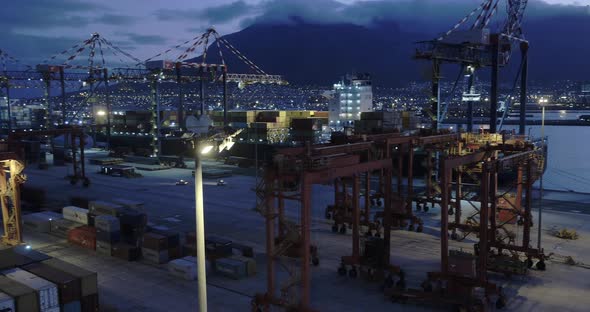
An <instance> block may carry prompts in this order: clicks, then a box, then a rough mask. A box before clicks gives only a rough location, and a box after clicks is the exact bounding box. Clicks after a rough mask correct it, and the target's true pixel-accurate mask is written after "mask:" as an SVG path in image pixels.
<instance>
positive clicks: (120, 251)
mask: <svg viewBox="0 0 590 312" xmlns="http://www.w3.org/2000/svg"><path fill="white" fill-rule="evenodd" d="M507 5H508V9H509V10H508V12H509V15H510V18H508V19H507V24H506V25H504V27H503V28H502V29H501V30H500V31H499V32H497V33H490V31H489V29H488V28H487V25H488V24H489V23H490V19H491V18H492V16H493V15H494V12H495V11H496V7H495V6H497V2H496V4H495V6H492V1H484V2H483V4H482V5H481V6H480V7H478V8H477V9H475V10H474V11H473V12H472V13H471V14H470V15H468V16H467V17H465V18H464V19H462V20H461V21H460V22H459V23H458V24H457V25H455V26H454V27H453V28H452V29H451V30H449V31H448V32H447V33H445V34H444V35H442V36H441V37H440V38H437V39H435V40H433V41H425V42H420V43H418V46H417V48H416V51H415V55H414V57H415V59H417V60H420V61H426V62H428V63H429V64H430V65H432V90H431V91H432V93H431V103H430V104H431V105H429V107H428V108H426V109H424V110H423V111H422V112H420V114H418V113H417V112H415V111H394V110H385V109H383V110H373V109H372V107H371V105H372V102H371V101H372V100H371V96H370V92H369V90H370V86H371V82H370V78H369V77H370V76H369V75H367V74H356V75H348V76H347V77H346V78H343V80H342V82H341V83H339V84H336V85H335V90H337V91H338V92H340V93H338V96H337V97H335V99H336V101H335V103H334V104H333V105H330V107H329V111H312V110H286V111H285V110H256V111H253V110H247V111H243V110H239V109H237V107H229V105H228V97H229V94H228V90H229V88H228V85H230V84H238V86H239V87H240V88H248V87H249V85H252V84H279V85H281V84H286V83H287V82H286V81H285V79H284V78H283V77H282V76H280V75H271V74H268V73H266V72H265V71H264V70H263V69H261V67H259V66H258V65H257V64H254V63H253V62H252V61H251V60H249V59H248V58H247V57H246V56H245V55H244V54H242V53H241V52H240V51H239V50H238V48H239V47H235V46H234V45H232V44H231V43H230V42H229V41H228V40H227V39H225V38H224V37H222V36H220V35H219V34H218V33H217V32H216V31H215V30H214V29H212V28H211V29H208V30H207V31H206V32H205V33H203V34H201V35H199V36H197V37H195V38H194V39H192V40H188V41H186V42H185V43H184V46H182V45H180V46H177V47H175V49H174V50H182V51H184V52H183V53H182V54H181V55H180V56H178V57H175V58H173V59H175V60H176V61H175V62H171V61H166V57H165V54H166V53H168V52H170V51H171V50H173V49H169V50H167V51H166V52H164V53H162V54H158V55H156V56H155V57H153V58H150V59H147V60H144V61H141V60H138V59H136V58H135V57H133V56H132V55H130V54H128V53H127V52H124V51H123V50H122V49H121V48H119V47H117V46H115V45H114V44H113V43H111V41H109V40H107V39H106V38H104V37H102V36H101V35H99V34H97V33H94V34H92V36H91V37H90V38H89V39H87V40H85V41H84V42H82V43H80V44H78V45H76V46H74V47H72V48H71V49H67V50H64V51H63V52H62V53H61V54H59V55H56V56H53V57H51V58H49V60H52V61H55V62H56V63H50V62H49V61H48V62H46V63H43V64H39V65H37V66H36V67H32V66H28V69H26V70H10V71H9V70H4V71H2V72H0V84H1V86H2V87H3V89H4V90H5V94H6V95H7V97H8V96H9V95H10V90H11V89H14V88H40V89H41V90H43V91H44V96H43V101H44V105H43V108H42V109H41V110H40V112H38V114H37V115H35V116H31V118H30V119H31V120H33V119H34V121H35V123H36V124H35V127H31V128H29V129H23V128H19V127H18V124H13V119H12V117H11V116H10V114H11V109H10V99H8V101H7V103H8V123H7V124H8V131H7V132H6V133H5V136H4V137H3V139H2V141H0V162H1V163H2V166H0V176H1V177H0V199H1V203H2V222H3V227H2V233H3V235H2V243H1V245H0V246H1V247H0V311H6V312H8V311H15V312H29V311H30V312H33V311H195V310H197V311H207V310H210V311H359V310H361V309H368V310H375V311H388V310H391V311H396V310H403V311H447V310H459V311H496V310H505V311H586V310H587V307H588V306H589V305H590V299H589V298H588V296H586V293H587V291H588V284H587V277H590V271H589V270H588V269H590V259H589V258H590V255H589V253H588V252H587V248H585V247H586V245H587V243H586V242H587V240H588V235H589V234H590V226H589V225H588V224H589V222H587V221H588V219H590V213H588V212H587V211H586V210H585V207H586V206H587V205H588V203H589V202H590V197H589V196H587V195H584V194H570V193H562V192H556V191H545V190H544V189H543V174H544V172H545V170H546V168H547V163H548V162H549V161H551V160H550V159H548V158H547V155H548V153H547V150H548V149H549V148H550V145H549V142H548V140H547V138H545V137H544V136H543V135H541V137H540V138H533V137H531V136H530V135H526V133H525V127H526V125H527V120H526V118H525V116H526V113H527V112H526V105H520V106H519V117H520V118H519V119H518V122H519V127H518V131H514V132H510V131H500V129H499V128H501V125H502V122H503V121H504V118H505V117H506V116H505V114H504V116H499V115H498V114H499V113H498V107H497V106H498V98H499V96H498V84H499V83H498V81H499V78H498V75H499V69H500V68H502V67H504V66H507V65H508V64H509V62H514V60H513V59H512V58H514V57H511V56H512V54H513V53H514V52H515V51H513V50H518V51H519V52H520V54H521V55H520V56H521V57H520V62H521V66H520V67H519V72H518V76H517V78H518V79H515V85H516V84H517V83H519V85H520V86H519V92H520V94H519V96H520V97H519V98H520V103H524V102H526V101H527V70H528V65H527V53H528V49H529V47H528V41H526V40H525V39H524V36H523V34H522V30H521V29H520V21H521V20H522V17H523V14H524V10H525V8H526V1H507ZM477 12H479V13H478V14H475V13H477ZM470 19H472V21H473V20H474V21H473V25H471V27H470V30H469V31H462V30H459V29H460V28H461V27H462V26H469V25H468V20H470ZM213 42H215V45H216V46H217V47H218V49H219V50H218V55H216V56H218V57H219V58H218V61H219V63H213V62H212V61H211V60H212V57H213V56H212V55H211V54H213V53H210V54H209V59H206V56H207V51H208V49H209V47H210V46H209V43H213ZM211 46H213V45H211ZM222 47H223V48H224V49H226V53H225V55H226V56H227V55H232V56H233V57H235V58H236V59H237V60H238V61H239V62H241V64H242V65H244V66H245V67H246V68H248V69H249V70H250V72H249V73H234V72H231V71H230V69H231V68H232V67H231V66H230V65H229V63H226V61H225V59H224V57H223V53H221V48H222ZM201 49H202V50H201ZM85 50H87V52H88V61H89V62H88V64H85V65H74V63H72V62H71V61H72V60H75V59H76V58H78V57H80V55H81V53H82V52H84V51H85ZM197 51H202V52H201V54H199V55H198V54H197V53H199V52H197ZM109 52H110V53H112V54H114V55H117V56H119V57H124V58H128V59H129V60H130V61H131V62H132V63H135V64H137V63H139V64H140V65H141V66H135V67H118V68H112V67H109V66H107V64H106V63H105V59H104V55H106V54H108V53H109ZM0 53H1V54H0V56H2V60H3V61H9V62H13V63H17V62H16V59H15V58H13V57H11V56H9V55H8V54H6V53H5V52H2V51H1V50H0ZM97 55H100V56H103V58H102V59H98V58H96V56H97ZM192 57H196V58H192ZM58 59H65V61H64V62H63V63H60V62H59V61H57V60H58ZM80 59H85V58H84V57H80ZM443 63H446V64H447V65H451V66H452V65H458V66H460V67H461V75H460V76H464V77H467V79H468V80H469V81H470V84H472V83H473V81H474V78H473V77H474V75H475V73H476V72H477V71H479V70H480V69H484V68H486V69H488V70H489V72H490V73H491V80H490V81H491V84H490V93H489V94H490V108H489V111H490V116H489V121H488V125H487V127H486V128H485V129H484V128H483V127H482V128H480V129H474V128H473V105H474V102H476V101H477V100H476V98H477V95H476V94H471V93H472V92H471V91H469V90H468V91H467V93H466V94H464V96H465V97H466V98H467V100H466V103H467V111H468V113H467V122H466V125H467V127H466V129H454V131H453V129H452V128H448V129H443V127H441V123H442V121H443V120H445V118H446V114H447V111H448V106H447V105H448V104H446V103H444V101H442V100H441V94H440V86H439V84H440V80H441V73H440V67H441V65H442V64H443ZM17 65H19V66H22V65H20V64H17ZM516 82H517V83H516ZM206 84H216V85H218V86H219V87H220V88H221V90H222V96H221V98H220V102H219V104H218V108H219V109H216V110H211V109H210V108H211V107H210V105H207V103H205V97H204V92H205V91H206V90H207V88H206V87H205V85H206ZM128 85H135V86H136V87H128ZM72 86H76V87H78V88H79V90H81V91H78V92H77V93H78V94H82V93H84V94H85V99H84V100H83V101H82V102H81V103H80V102H75V101H74V100H72V98H73V96H72V92H71V90H72ZM109 86H110V87H113V86H117V87H121V86H127V88H128V89H127V90H128V91H129V90H131V91H133V92H138V93H141V92H144V93H145V91H146V90H149V91H147V94H148V95H145V94H144V95H143V96H146V97H147V98H148V99H149V101H150V103H151V107H150V109H149V110H147V111H141V110H126V109H121V108H119V107H120V106H121V105H119V103H117V101H116V99H112V98H111V93H112V92H110V90H111V89H109V88H110V87H109ZM139 86H141V87H139ZM165 87H166V88H171V87H173V88H176V94H177V98H176V100H175V101H174V102H172V103H166V104H167V105H168V106H173V107H174V110H173V111H170V110H165V109H162V107H161V106H163V105H164V103H162V102H161V98H160V96H159V95H160V92H161V89H162V88H165ZM56 88H57V89H59V90H60V94H59V96H55V95H54V94H52V92H55V90H56ZM141 88H144V89H145V90H143V91H141ZM194 90H198V93H200V97H199V99H200V100H199V102H198V103H193V104H197V105H190V106H192V108H191V107H189V105H188V104H187V103H185V101H186V99H187V97H185V96H184V94H185V93H187V92H192V91H194ZM131 91H129V92H131ZM353 101H355V102H353ZM353 103H354V104H353ZM367 103H368V106H369V108H367V109H364V108H363V110H361V109H360V107H364V106H365V104H367ZM540 104H543V99H541V100H540ZM543 112H544V110H543ZM21 117H22V116H21ZM19 118H20V117H19ZM99 143H101V144H99Z"/></svg>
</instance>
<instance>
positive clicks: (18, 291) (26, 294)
mask: <svg viewBox="0 0 590 312" xmlns="http://www.w3.org/2000/svg"><path fill="white" fill-rule="evenodd" d="M0 291H1V292H3V293H5V294H7V295H9V296H10V297H12V299H13V300H14V305H15V306H16V311H17V312H20V311H26V312H29V311H31V312H36V311H39V299H38V297H37V293H36V292H35V290H34V289H32V288H31V287H28V286H26V285H24V284H22V283H18V282H15V281H13V280H12V279H10V278H8V277H6V276H0Z"/></svg>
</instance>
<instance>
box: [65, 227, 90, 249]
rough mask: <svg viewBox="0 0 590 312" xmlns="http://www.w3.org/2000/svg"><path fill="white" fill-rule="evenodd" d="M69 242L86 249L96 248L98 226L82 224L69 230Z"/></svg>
mask: <svg viewBox="0 0 590 312" xmlns="http://www.w3.org/2000/svg"><path fill="white" fill-rule="evenodd" d="M68 242H70V244H74V245H78V246H80V247H83V248H86V249H92V250H96V228H94V227H90V226H80V227H77V228H74V229H71V230H70V231H68Z"/></svg>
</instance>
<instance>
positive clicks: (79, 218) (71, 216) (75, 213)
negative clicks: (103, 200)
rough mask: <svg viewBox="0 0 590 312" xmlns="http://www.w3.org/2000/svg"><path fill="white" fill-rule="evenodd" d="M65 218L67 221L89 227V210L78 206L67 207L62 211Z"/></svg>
mask: <svg viewBox="0 0 590 312" xmlns="http://www.w3.org/2000/svg"><path fill="white" fill-rule="evenodd" d="M61 212H62V215H63V218H64V219H66V220H70V221H74V222H77V223H82V224H84V225H88V209H84V208H80V207H76V206H66V207H63V209H62V210H61Z"/></svg>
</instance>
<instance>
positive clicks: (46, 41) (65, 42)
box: [0, 31, 80, 64]
mask: <svg viewBox="0 0 590 312" xmlns="http://www.w3.org/2000/svg"><path fill="white" fill-rule="evenodd" d="M0 38H2V41H3V42H4V43H6V42H8V43H10V45H9V46H3V47H2V49H3V50H4V51H6V52H7V53H9V54H10V55H12V56H13V57H15V58H17V59H18V60H19V61H21V62H23V63H25V64H37V63H40V62H42V61H44V60H47V59H49V57H51V56H53V55H56V54H58V53H60V52H61V51H63V50H64V49H65V48H69V47H71V46H73V45H74V44H76V43H78V42H80V40H79V39H77V38H68V37H52V38H49V37H43V36H32V35H15V34H12V33H9V32H2V31H0ZM62 60H63V58H60V59H59V61H60V62H61V61H62Z"/></svg>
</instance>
